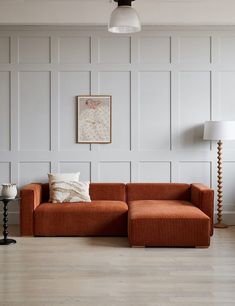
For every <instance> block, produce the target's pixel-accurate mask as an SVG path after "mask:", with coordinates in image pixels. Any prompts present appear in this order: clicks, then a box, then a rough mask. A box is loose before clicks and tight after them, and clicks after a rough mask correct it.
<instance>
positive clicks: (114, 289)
mask: <svg viewBox="0 0 235 306" xmlns="http://www.w3.org/2000/svg"><path fill="white" fill-rule="evenodd" d="M10 230H11V234H12V235H10V236H11V237H12V236H15V237H16V239H17V244H16V245H10V246H0V305H1V306H15V305H17V306H18V305H20V306H23V305H24V306H60V305H65V306H70V305H79V306H80V305H81V306H93V305H95V306H101V305H102V306H116V305H121V306H146V305H147V306H148V305H149V306H153V305H154V306H155V305H160V306H167V305H175V306H176V305H177V306H191V305H200V306H209V305H210V306H212V305H213V306H214V305H219V306H223V305H225V306H230V305H231V306H234V305H235V227H230V228H228V229H221V230H216V233H215V235H214V237H213V238H212V244H211V247H210V248H209V249H191V248H145V249H133V248H129V245H128V241H127V239H126V238H21V237H17V236H18V235H17V228H10Z"/></svg>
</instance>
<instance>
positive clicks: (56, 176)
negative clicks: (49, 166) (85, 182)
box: [48, 172, 80, 202]
mask: <svg viewBox="0 0 235 306" xmlns="http://www.w3.org/2000/svg"><path fill="white" fill-rule="evenodd" d="M79 176H80V172H75V173H48V180H49V190H50V199H49V202H51V183H52V182H58V181H60V182H61V181H75V182H79Z"/></svg>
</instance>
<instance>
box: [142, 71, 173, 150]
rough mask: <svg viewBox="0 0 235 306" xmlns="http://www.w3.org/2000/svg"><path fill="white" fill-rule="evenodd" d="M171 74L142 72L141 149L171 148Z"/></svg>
mask: <svg viewBox="0 0 235 306" xmlns="http://www.w3.org/2000/svg"><path fill="white" fill-rule="evenodd" d="M170 90H171V89H170V72H162V71H161V72H155V71H154V72H141V73H140V74H139V92H140V96H139V99H140V107H139V110H140V117H139V119H140V120H139V131H140V149H141V150H143V151H145V150H164V149H165V150H169V148H170V118H171V114H170V109H171V106H170V96H171V93H170Z"/></svg>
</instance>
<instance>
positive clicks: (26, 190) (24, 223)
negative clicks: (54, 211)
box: [20, 184, 42, 236]
mask: <svg viewBox="0 0 235 306" xmlns="http://www.w3.org/2000/svg"><path fill="white" fill-rule="evenodd" d="M20 197H21V201H20V234H21V236H33V235H34V210H35V209H36V207H37V206H38V205H39V204H40V203H41V199H42V184H29V185H26V186H24V187H23V188H22V189H21V190H20Z"/></svg>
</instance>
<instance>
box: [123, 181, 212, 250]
mask: <svg viewBox="0 0 235 306" xmlns="http://www.w3.org/2000/svg"><path fill="white" fill-rule="evenodd" d="M213 198H214V194H213V190H211V189H209V188H208V187H206V186H203V185H201V184H192V185H190V184H174V183H168V184H161V183H136V184H127V202H128V206H129V212H128V237H129V241H130V244H131V245H132V246H188V247H195V246H199V247H207V246H209V244H210V235H212V234H213V201H214V200H213Z"/></svg>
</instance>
